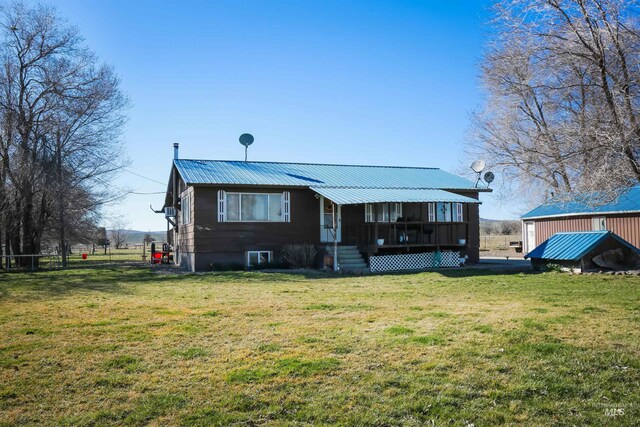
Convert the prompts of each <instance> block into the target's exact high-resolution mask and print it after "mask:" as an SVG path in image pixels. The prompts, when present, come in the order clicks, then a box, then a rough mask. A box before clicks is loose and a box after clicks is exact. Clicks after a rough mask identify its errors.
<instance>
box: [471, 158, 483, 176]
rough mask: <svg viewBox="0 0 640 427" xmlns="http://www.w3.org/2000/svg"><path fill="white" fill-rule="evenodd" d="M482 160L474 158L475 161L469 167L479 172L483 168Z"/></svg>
mask: <svg viewBox="0 0 640 427" xmlns="http://www.w3.org/2000/svg"><path fill="white" fill-rule="evenodd" d="M484 166H485V163H484V160H476V161H475V162H473V163H471V169H473V171H474V172H475V173H480V172H482V171H483V170H484Z"/></svg>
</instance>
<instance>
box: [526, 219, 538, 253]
mask: <svg viewBox="0 0 640 427" xmlns="http://www.w3.org/2000/svg"><path fill="white" fill-rule="evenodd" d="M524 230H525V235H526V239H527V240H526V242H525V244H526V248H525V252H526V253H529V252H531V251H532V250H534V249H535V248H536V223H535V222H525V223H524Z"/></svg>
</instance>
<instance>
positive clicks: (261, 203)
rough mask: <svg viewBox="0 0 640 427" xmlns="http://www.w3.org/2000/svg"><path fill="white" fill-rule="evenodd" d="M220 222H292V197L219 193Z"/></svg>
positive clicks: (278, 194) (287, 194)
mask: <svg viewBox="0 0 640 427" xmlns="http://www.w3.org/2000/svg"><path fill="white" fill-rule="evenodd" d="M218 220H219V221H220V222H290V195H289V192H288V191H285V192H283V193H232V192H226V191H223V190H220V191H219V192H218Z"/></svg>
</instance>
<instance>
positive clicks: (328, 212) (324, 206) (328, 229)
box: [320, 196, 342, 243]
mask: <svg viewBox="0 0 640 427" xmlns="http://www.w3.org/2000/svg"><path fill="white" fill-rule="evenodd" d="M334 206H335V207H337V209H336V212H334V211H333V209H334ZM340 213H341V209H340V205H334V204H333V203H331V200H329V199H325V198H324V197H322V196H320V241H321V242H324V243H333V221H334V219H335V221H336V226H337V227H336V231H337V234H338V243H340V240H341V238H342V230H341V228H342V227H341V225H342V220H341V218H340V216H341V215H340Z"/></svg>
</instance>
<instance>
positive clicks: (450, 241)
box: [342, 221, 469, 251]
mask: <svg viewBox="0 0 640 427" xmlns="http://www.w3.org/2000/svg"><path fill="white" fill-rule="evenodd" d="M342 242H343V244H348V245H356V246H358V247H359V248H361V250H363V249H365V248H370V247H374V248H376V247H377V248H394V247H396V248H402V247H407V248H409V247H416V246H426V247H429V246H433V247H447V246H451V247H464V246H467V245H468V243H469V223H468V222H418V221H405V222H377V223H375V222H373V223H366V224H358V225H351V226H349V225H346V226H343V229H342ZM367 251H369V250H367Z"/></svg>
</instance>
